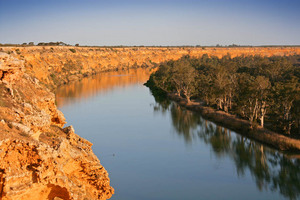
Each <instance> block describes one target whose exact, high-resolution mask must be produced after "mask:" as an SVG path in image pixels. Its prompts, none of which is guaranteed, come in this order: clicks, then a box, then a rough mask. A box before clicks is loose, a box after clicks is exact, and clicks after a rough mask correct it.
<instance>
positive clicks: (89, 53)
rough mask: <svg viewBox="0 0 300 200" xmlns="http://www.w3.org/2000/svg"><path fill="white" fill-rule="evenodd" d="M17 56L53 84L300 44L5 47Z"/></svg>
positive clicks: (284, 51)
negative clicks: (183, 60)
mask: <svg viewBox="0 0 300 200" xmlns="http://www.w3.org/2000/svg"><path fill="white" fill-rule="evenodd" d="M0 51H4V52H6V53H9V54H11V55H13V56H14V57H16V58H18V59H21V60H25V63H24V65H25V68H26V71H27V73H28V74H30V75H32V76H33V77H36V78H37V79H38V80H40V81H41V82H42V83H44V84H46V85H47V86H48V87H50V88H55V86H57V85H61V84H63V83H67V82H69V81H72V80H76V79H80V78H82V77H83V76H88V75H90V74H93V73H97V72H101V71H108V70H116V69H127V68H129V67H134V66H143V65H147V66H152V65H153V63H160V62H163V61H166V60H171V59H174V60H176V59H179V58H180V57H182V56H184V55H190V56H193V57H199V56H202V55H203V54H208V55H209V56H218V57H222V56H224V55H227V54H230V55H231V56H232V57H235V56H239V55H242V54H244V55H261V56H272V55H280V56H283V55H293V54H295V53H297V54H300V47H238V48H223V47H219V48H214V47H206V48H201V47H199V48H194V47H170V48H168V47H130V48H129V47H128V48H98V47H68V46H56V47H50V46H48V47H37V46H33V47H2V48H0Z"/></svg>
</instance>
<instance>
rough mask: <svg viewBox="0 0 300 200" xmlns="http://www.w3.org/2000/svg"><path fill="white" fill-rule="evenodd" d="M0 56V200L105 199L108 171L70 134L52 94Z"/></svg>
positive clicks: (16, 64)
mask: <svg viewBox="0 0 300 200" xmlns="http://www.w3.org/2000/svg"><path fill="white" fill-rule="evenodd" d="M23 63H24V62H23V61H20V60H17V59H14V58H13V57H12V56H10V55H8V54H5V53H0V75H1V76H0V91H1V93H0V199H3V200H6V199H7V200H8V199H9V200H10V199H11V200H13V199H20V200H22V199H24V200H25V199H30V200H35V199H36V200H40V199H51V200H52V199H55V198H56V199H59V198H60V199H108V198H110V197H111V195H112V194H113V188H112V187H111V186H110V180H109V178H108V173H107V171H106V170H105V169H104V168H103V166H101V164H100V162H99V160H98V158H97V157H96V156H95V155H94V154H93V152H92V149H91V146H92V144H91V143H90V142H88V141H86V140H85V139H83V138H81V137H79V136H78V135H76V134H75V133H74V130H73V128H72V127H67V128H64V129H63V128H62V127H63V125H64V124H65V119H64V116H63V114H62V113H61V112H60V111H59V110H57V108H56V105H55V96H54V94H53V93H52V92H50V91H49V89H47V88H46V87H45V86H43V85H41V84H40V82H39V80H38V79H36V78H32V77H31V76H30V75H28V74H27V73H25V72H24V71H25V68H24V65H23Z"/></svg>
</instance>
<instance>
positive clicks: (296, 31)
mask: <svg viewBox="0 0 300 200" xmlns="http://www.w3.org/2000/svg"><path fill="white" fill-rule="evenodd" d="M299 9H300V1H299V0H293V1H292V0H248V1H246V0H181V1H179V0H160V1H158V0H135V1H134V0H105V1H103V0H0V43H23V42H35V43H38V42H50V41H53V42H56V41H63V42H66V43H69V44H75V43H79V44H81V45H216V44H221V45H230V44H233V43H234V44H240V45H300V11H299Z"/></svg>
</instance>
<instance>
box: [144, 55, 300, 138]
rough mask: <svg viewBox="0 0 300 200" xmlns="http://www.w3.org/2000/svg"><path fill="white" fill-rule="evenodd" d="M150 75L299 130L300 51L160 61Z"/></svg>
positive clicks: (274, 126)
mask: <svg viewBox="0 0 300 200" xmlns="http://www.w3.org/2000/svg"><path fill="white" fill-rule="evenodd" d="M150 80H152V81H153V82H154V84H155V85H156V86H157V87H159V88H160V89H162V90H164V91H166V92H168V93H176V94H177V95H180V96H182V97H185V98H186V99H187V101H188V102H189V101H190V99H191V98H195V99H200V100H201V101H202V102H203V103H204V104H205V105H207V106H210V107H214V108H216V109H219V110H223V111H225V112H228V113H231V114H235V115H236V116H238V117H240V118H243V119H248V120H249V121H250V122H251V124H252V127H255V126H257V124H258V123H260V125H261V126H266V127H267V128H269V129H271V130H274V131H277V132H281V133H285V134H291V133H292V134H296V133H298V134H300V55H294V56H288V57H286V56H285V57H279V56H273V57H261V56H239V57H235V58H231V57H230V55H229V54H228V55H227V56H224V57H222V58H218V57H214V56H212V57H209V56H208V55H207V54H205V55H203V56H202V57H201V58H192V57H189V56H184V57H182V58H181V59H179V60H177V61H173V60H171V61H168V62H165V63H162V64H160V66H159V69H158V70H157V71H156V72H155V73H154V74H152V75H151V77H150Z"/></svg>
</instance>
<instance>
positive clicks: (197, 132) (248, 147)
mask: <svg viewBox="0 0 300 200" xmlns="http://www.w3.org/2000/svg"><path fill="white" fill-rule="evenodd" d="M155 99H156V104H155V105H154V106H153V107H154V111H155V112H165V111H166V110H170V115H171V119H172V125H173V127H174V129H175V130H176V131H175V132H176V133H177V134H178V135H179V136H182V137H183V138H184V140H185V142H186V143H191V142H192V140H194V139H195V140H196V139H197V140H199V139H200V140H201V141H203V142H204V143H205V144H207V145H209V146H210V147H211V149H212V152H213V153H214V154H215V155H216V156H217V157H229V158H230V159H231V160H232V161H233V163H234V165H235V168H236V172H237V174H238V176H239V177H243V176H245V174H246V173H247V172H248V171H249V172H250V173H251V175H252V177H253V178H254V179H255V182H256V186H257V188H258V189H259V190H260V191H262V190H269V191H279V192H280V194H281V195H283V196H284V197H286V198H289V199H298V198H299V197H300V159H299V158H297V157H291V156H289V155H287V154H283V153H281V152H278V151H276V150H274V149H271V148H268V147H266V146H264V145H262V144H260V143H257V142H254V141H252V140H250V139H248V138H245V137H243V136H241V135H237V134H235V133H234V132H231V131H230V130H228V129H226V128H223V127H220V126H216V125H215V124H213V123H211V122H209V121H207V120H205V119H203V118H202V117H201V116H199V115H198V114H196V113H193V112H191V111H189V110H186V109H184V108H181V107H180V106H179V105H177V104H176V103H174V102H170V101H168V100H162V98H158V97H156V98H155Z"/></svg>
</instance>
